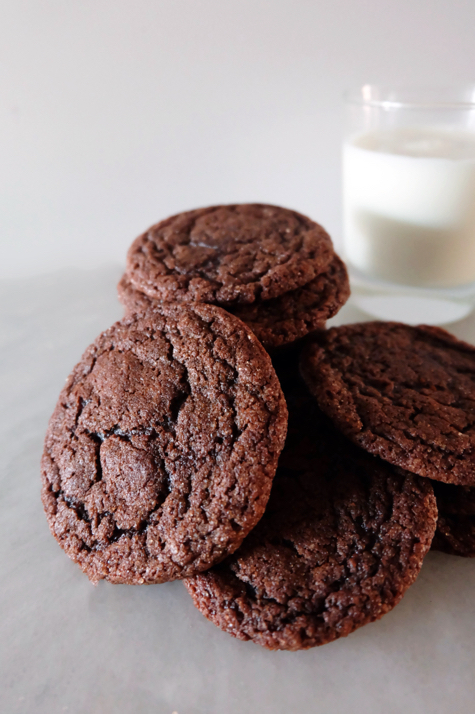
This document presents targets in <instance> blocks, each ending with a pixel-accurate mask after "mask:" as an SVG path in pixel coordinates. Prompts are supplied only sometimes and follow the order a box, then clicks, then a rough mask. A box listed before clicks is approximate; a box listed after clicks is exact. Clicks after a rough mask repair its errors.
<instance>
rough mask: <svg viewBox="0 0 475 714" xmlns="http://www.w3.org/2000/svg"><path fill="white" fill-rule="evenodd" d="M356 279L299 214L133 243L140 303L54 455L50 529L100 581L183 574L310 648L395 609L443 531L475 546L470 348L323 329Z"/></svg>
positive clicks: (216, 599) (277, 645) (228, 621)
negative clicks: (440, 511)
mask: <svg viewBox="0 0 475 714" xmlns="http://www.w3.org/2000/svg"><path fill="white" fill-rule="evenodd" d="M348 295H349V288H348V278H347V274H346V270H345V267H344V265H343V263H342V262H341V260H340V259H339V258H338V256H337V255H336V254H335V252H334V250H333V247H332V243H331V240H330V238H329V236H328V234H327V233H326V232H325V231H324V230H323V228H321V226H319V225H318V224H316V223H314V222H313V221H311V220H310V219H308V218H306V217H305V216H302V215H300V214H298V213H295V212H294V211H289V210H287V209H283V208H278V207H275V206H265V205H259V204H252V205H233V206H218V207H212V208H207V209H199V210H196V211H190V212H188V213H184V214H180V215H179V216H174V217H172V218H170V219H167V220H165V221H162V222H161V223H159V224H157V225H156V226H153V227H152V228H151V229H149V230H148V231H147V232H146V233H145V234H143V235H142V236H140V237H139V238H137V240H136V241H135V242H134V243H133V244H132V246H131V248H130V250H129V253H128V260H127V270H126V273H125V275H124V276H123V278H122V280H121V282H120V284H119V296H120V299H121V301H122V302H123V303H124V305H125V307H126V314H125V317H124V318H123V319H122V320H121V321H119V322H118V323H116V324H115V325H113V326H112V327H111V328H110V329H109V330H106V331H105V332H104V333H102V334H101V335H100V336H99V337H98V338H97V340H96V341H95V342H94V343H93V345H91V346H90V347H89V348H88V349H87V350H86V352H85V354H84V355H83V357H82V359H81V361H80V362H79V364H78V365H77V366H76V367H75V368H74V370H73V372H72V374H71V375H70V377H69V379H68V380H67V382H66V385H65V387H64V389H63V391H62V392H61V395H60V398H59V401H58V404H57V406H56V409H55V411H54V413H53V416H52V418H51V420H50V424H49V427H48V431H47V435H46V440H45V449H44V454H43V460H42V475H43V491H42V498H43V504H44V507H45V511H46V514H47V518H48V522H49V525H50V528H51V531H52V533H53V535H54V536H55V538H56V539H57V541H58V542H59V543H60V545H61V546H62V547H63V548H64V550H65V551H66V552H67V554H68V555H69V556H70V557H71V558H72V559H73V560H74V561H75V562H77V563H78V564H79V565H80V567H81V568H82V569H83V570H84V572H85V573H86V574H87V575H88V577H89V578H90V579H91V580H92V581H93V582H95V583H96V582H98V581H99V580H100V579H106V580H108V581H109V582H112V583H129V584H142V583H162V582H166V581H170V580H174V579H184V582H185V585H186V587H187V589H188V591H189V592H190V594H191V595H192V597H193V600H194V602H195V605H196V606H197V607H198V609H199V610H201V612H203V613H204V614H205V615H206V616H207V617H208V618H209V619H210V620H212V621H213V622H214V623H215V624H216V625H218V626H219V627H221V628H222V629H224V630H225V631H227V632H229V633H230V634H232V635H234V636H236V637H238V638H241V639H244V640H252V641H254V642H256V643H258V644H260V645H262V646H264V647H267V648H270V649H288V650H298V649H304V648H308V647H313V646H316V645H321V644H325V643H327V642H330V641H332V640H335V639H337V638H339V637H342V636H345V635H348V634H349V633H351V632H352V631H354V630H355V629H356V628H358V627H361V626H362V625H364V624H367V623H369V622H372V621H374V620H376V619H378V618H379V617H381V616H382V615H383V614H384V613H386V612H388V611H389V610H390V609H391V608H392V607H394V606H395V605H396V604H397V603H398V602H399V600H400V599H401V597H402V596H403V594H404V593H405V591H406V590H407V588H408V587H409V586H410V585H411V583H412V582H414V580H415V578H416V577H417V575H418V573H419V571H420V568H421V566H422V562H423V558H424V556H425V555H426V553H427V552H428V550H429V549H430V547H431V544H435V545H436V547H438V548H441V549H445V550H448V551H451V552H458V553H461V554H464V555H472V554H474V552H475V549H474V547H473V546H474V545H475V527H474V524H473V521H474V519H473V510H474V509H472V510H470V508H471V506H472V505H473V503H474V501H475V498H473V496H472V493H475V491H473V492H472V491H470V487H471V486H475V477H472V474H475V471H474V469H473V462H474V461H475V450H474V449H473V447H472V439H475V349H474V348H471V347H469V346H468V345H464V344H463V343H460V342H458V341H457V340H455V338H452V337H450V336H448V335H447V333H445V332H444V331H441V330H428V329H427V328H408V327H406V326H404V325H388V324H387V323H366V324H364V325H354V326H345V327H341V328H334V329H332V330H328V331H327V330H325V321H326V320H327V319H328V318H329V317H331V316H332V315H334V314H335V313H336V312H337V311H338V309H339V307H340V306H341V305H342V304H343V303H344V302H345V300H346V299H347V298H348ZM304 338H305V339H304ZM291 345H292V346H293V349H280V348H283V347H289V346H291ZM269 353H270V354H269ZM299 361H300V369H299ZM302 375H303V377H302ZM472 430H473V432H474V434H473V435H472ZM472 452H473V453H472ZM433 479H435V480H436V481H437V482H444V483H438V489H437V499H438V503H439V508H441V510H442V511H443V514H444V515H443V516H439V520H437V518H438V510H437V504H436V497H435V496H434V489H433V485H432V483H433V481H432V480H433ZM447 484H457V485H454V486H451V485H447ZM467 487H468V488H467ZM446 488H447V489H449V490H450V489H456V490H455V491H452V490H450V492H449V491H446V490H445V489H446ZM462 488H465V489H467V490H466V491H463V493H462V492H461V491H460V489H462ZM463 509H465V510H463ZM460 514H461V516H460ZM464 518H465V520H463V519H464ZM434 536H435V538H434ZM470 538H472V540H471V541H470Z"/></svg>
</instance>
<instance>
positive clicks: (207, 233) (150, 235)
mask: <svg viewBox="0 0 475 714" xmlns="http://www.w3.org/2000/svg"><path fill="white" fill-rule="evenodd" d="M332 258H333V246H332V241H331V238H330V236H329V235H328V234H327V233H326V231H325V230H324V229H323V228H322V227H321V226H320V225H318V224H317V223H315V222H314V221H312V220H310V219H309V218H307V217H306V216H303V215H301V214H300V213H297V212H296V211H291V210H289V209H286V208H280V207H278V206H268V205H265V204H237V205H228V206H211V207H209V208H201V209H197V210H194V211H188V212H186V213H180V214H179V215H177V216H172V217H171V218H167V219H166V220H164V221H161V222H160V223H157V224H156V225H154V226H152V227H151V228H149V229H148V231H146V232H145V233H144V234H143V235H141V236H139V237H138V238H137V239H136V240H135V241H134V242H133V243H132V245H131V247H130V249H129V252H128V255H127V274H128V276H129V278H130V280H131V281H132V284H133V285H134V286H135V287H136V288H137V289H138V290H140V291H142V292H144V293H145V294H146V295H148V296H149V297H152V298H155V299H158V300H165V301H179V302H182V301H184V302H207V303H213V304H218V305H222V306H223V307H226V306H228V305H230V304H237V303H252V302H254V301H255V300H256V299H258V298H260V299H262V300H268V299H271V298H275V297H278V296H279V295H282V294H283V293H285V292H288V291H289V290H295V289H296V288H299V287H301V286H303V285H305V284H306V283H308V282H310V281H311V280H313V279H314V278H315V277H316V276H317V275H319V274H320V273H322V272H323V271H324V270H325V269H326V268H327V266H328V265H329V264H330V262H331V260H332Z"/></svg>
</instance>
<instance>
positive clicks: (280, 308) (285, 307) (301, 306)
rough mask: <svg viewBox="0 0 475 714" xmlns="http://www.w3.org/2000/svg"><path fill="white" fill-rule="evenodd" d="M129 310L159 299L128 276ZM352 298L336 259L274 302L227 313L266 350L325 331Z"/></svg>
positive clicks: (125, 300)
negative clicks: (146, 291) (138, 288)
mask: <svg viewBox="0 0 475 714" xmlns="http://www.w3.org/2000/svg"><path fill="white" fill-rule="evenodd" d="M117 290H118V296H119V300H120V302H121V303H122V304H123V305H124V307H125V308H126V310H128V311H130V312H133V311H141V310H150V309H153V308H154V306H155V305H156V304H157V302H158V301H157V300H154V299H153V298H151V297H149V296H148V295H145V293H142V292H140V291H139V290H137V289H136V288H134V286H133V284H132V282H131V280H130V278H129V277H128V275H127V273H125V274H124V275H123V276H122V278H121V279H120V281H119V284H118V286H117ZM349 295H350V286H349V282H348V274H347V272H346V268H345V265H344V263H343V262H342V261H341V260H340V258H339V257H338V256H336V255H335V256H334V258H333V260H332V262H331V263H330V265H329V267H328V269H327V270H326V271H325V272H324V273H322V274H321V275H318V276H317V277H316V278H314V279H313V280H311V281H310V282H309V283H307V284H306V285H304V286H303V287H301V288H297V289H296V290H292V291H290V292H289V293H285V294H284V295H280V296H279V297H277V298H274V299H272V300H256V301H255V302H253V303H252V304H250V305H234V306H232V307H227V308H226V309H227V311H228V312H230V313H231V314H232V315H235V316H236V317H238V318H239V319H240V320H242V321H243V322H245V323H246V325H248V326H249V327H250V328H251V330H252V331H253V332H254V334H255V335H256V337H257V339H258V340H259V341H260V342H262V344H263V345H264V347H266V349H273V348H275V347H283V346H284V345H289V344H291V343H292V342H295V341H296V340H298V339H300V338H301V337H305V335H307V334H308V333H309V332H313V331H314V330H316V329H319V328H322V327H324V325H325V322H326V320H328V319H330V317H332V316H333V315H335V314H336V313H337V312H338V310H339V309H340V308H341V307H342V305H344V304H345V302H346V301H347V299H348V297H349Z"/></svg>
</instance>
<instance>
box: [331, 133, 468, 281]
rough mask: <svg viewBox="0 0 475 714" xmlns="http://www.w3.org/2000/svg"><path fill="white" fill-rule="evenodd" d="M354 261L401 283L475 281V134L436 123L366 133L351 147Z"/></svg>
mask: <svg viewBox="0 0 475 714" xmlns="http://www.w3.org/2000/svg"><path fill="white" fill-rule="evenodd" d="M343 185H344V191H343V196H344V220H345V225H344V237H345V251H346V257H347V258H348V260H349V261H350V262H351V263H352V264H353V265H354V266H355V267H356V268H358V269H360V270H361V271H362V272H363V273H366V274H369V275H371V276H374V277H377V278H382V279H383V280H388V281H390V282H393V283H404V284H407V285H415V286H424V287H454V286H458V285H464V284H467V283H470V282H472V281H475V132H468V131H461V130H453V131H452V130H444V129H438V128H431V127H427V128H424V127H421V128H419V127H415V128H398V129H385V130H379V131H374V132H371V133H368V134H362V135H359V136H357V137H355V138H354V139H352V141H351V142H350V143H348V144H346V145H345V147H344V157H343Z"/></svg>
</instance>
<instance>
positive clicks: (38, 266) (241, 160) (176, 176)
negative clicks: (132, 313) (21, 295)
mask: <svg viewBox="0 0 475 714" xmlns="http://www.w3.org/2000/svg"><path fill="white" fill-rule="evenodd" d="M474 38H475V2H473V0H452V1H449V0H397V1H396V0H366V1H365V0H331V1H330V0H319V1H315V0H1V2H0V236H1V255H0V277H21V276H28V275H33V274H37V273H42V272H48V271H52V270H56V269H58V268H62V267H66V266H76V267H94V266H97V265H100V264H103V263H106V262H111V261H112V262H123V261H124V259H125V253H126V250H127V247H128V245H129V244H130V242H131V241H132V240H133V238H134V237H135V236H136V235H138V234H139V233H140V232H142V231H143V230H145V228H147V227H148V226H149V225H150V224H151V223H154V222H156V221H157V220H159V219H161V218H164V217H165V216H167V215H170V214H172V213H174V212H177V211H181V210H184V209H188V208H195V207H197V206H201V205H208V204H213V203H220V202H239V201H267V202H272V203H280V204H283V205H286V206H289V207H294V208H297V209H299V210H301V211H303V212H305V213H308V214H309V215H310V216H312V217H313V218H315V219H316V220H318V221H319V222H321V223H322V224H323V225H325V227H327V229H328V230H329V231H330V232H331V233H332V235H333V236H334V238H335V239H336V241H337V243H338V240H339V234H340V138H341V131H342V99H341V97H342V94H343V92H344V90H345V89H347V88H348V87H352V86H357V85H360V84H363V83H366V82H373V83H386V84H400V83H406V84H407V83H412V84H414V83H416V84H417V83H430V84H446V83H451V82H460V81H474V80H475V40H474Z"/></svg>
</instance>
